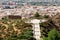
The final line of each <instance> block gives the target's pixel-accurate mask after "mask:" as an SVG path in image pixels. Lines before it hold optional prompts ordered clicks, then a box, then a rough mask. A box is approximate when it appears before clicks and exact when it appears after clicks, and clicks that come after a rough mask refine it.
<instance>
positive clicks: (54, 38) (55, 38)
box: [44, 29, 60, 40]
mask: <svg viewBox="0 0 60 40" xmlns="http://www.w3.org/2000/svg"><path fill="white" fill-rule="evenodd" d="M44 40H60V33H59V32H58V31H57V30H56V29H52V30H51V31H50V32H49V33H48V37H45V38H44Z"/></svg>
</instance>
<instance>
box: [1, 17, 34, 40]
mask: <svg viewBox="0 0 60 40" xmlns="http://www.w3.org/2000/svg"><path fill="white" fill-rule="evenodd" d="M31 38H33V33H32V26H31V24H28V23H25V22H24V20H22V19H8V18H7V17H4V18H2V20H0V40H28V39H31Z"/></svg>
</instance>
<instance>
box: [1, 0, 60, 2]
mask: <svg viewBox="0 0 60 40" xmlns="http://www.w3.org/2000/svg"><path fill="white" fill-rule="evenodd" d="M2 1H18V0H0V2H2ZM20 1H21V0H20ZM22 1H43V2H44V1H45V2H54V1H56V2H60V0H22Z"/></svg>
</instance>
